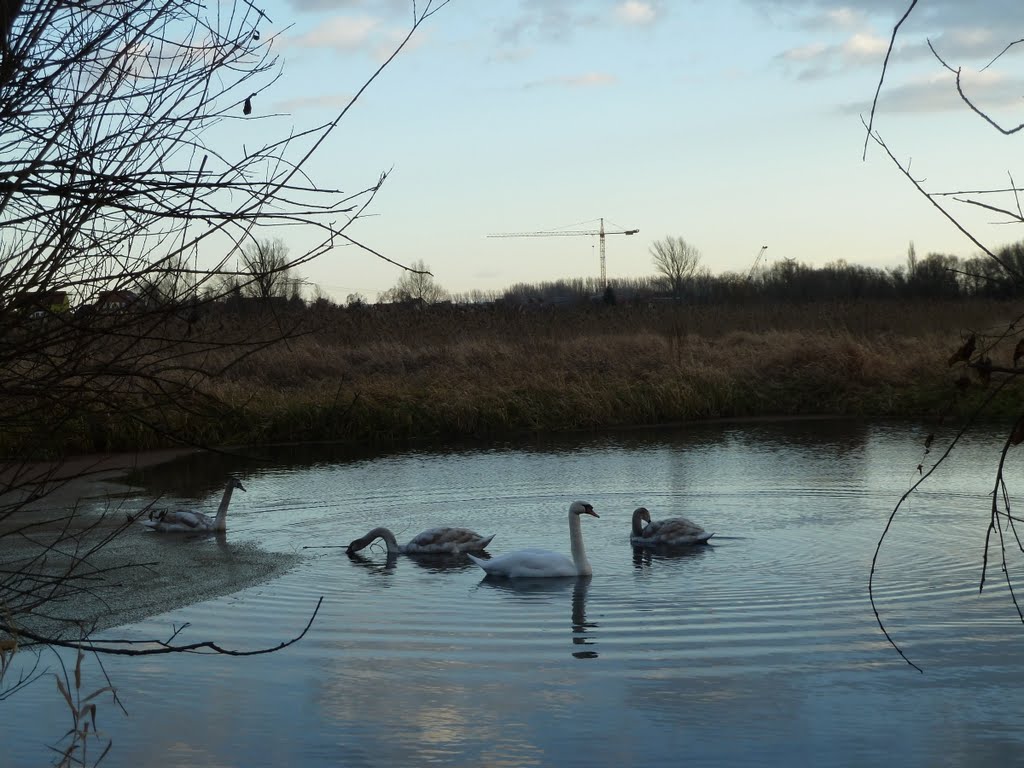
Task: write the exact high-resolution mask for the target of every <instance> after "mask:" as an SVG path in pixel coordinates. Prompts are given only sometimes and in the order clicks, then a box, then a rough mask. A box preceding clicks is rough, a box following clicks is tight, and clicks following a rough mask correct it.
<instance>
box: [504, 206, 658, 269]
mask: <svg viewBox="0 0 1024 768" xmlns="http://www.w3.org/2000/svg"><path fill="white" fill-rule="evenodd" d="M639 231H640V230H639V229H617V230H606V229H605V228H604V218H603V217H602V218H601V227H600V228H599V229H582V230H581V229H574V230H548V231H545V232H497V233H495V234H492V235H488V237H575V236H577V235H590V236H593V235H597V236H598V238H599V239H600V243H601V285H603V286H607V285H608V278H607V275H606V272H605V261H604V236H605V235H635V234H636V233H637V232H639Z"/></svg>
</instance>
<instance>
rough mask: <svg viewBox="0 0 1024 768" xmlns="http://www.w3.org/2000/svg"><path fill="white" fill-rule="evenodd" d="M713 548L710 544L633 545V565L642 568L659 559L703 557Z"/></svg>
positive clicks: (648, 566)
mask: <svg viewBox="0 0 1024 768" xmlns="http://www.w3.org/2000/svg"><path fill="white" fill-rule="evenodd" d="M714 550H715V547H714V545H712V544H699V545H694V546H689V547H633V567H634V568H636V569H637V570H643V569H644V568H650V567H651V566H652V565H654V563H657V562H659V561H667V560H685V559H688V558H698V557H704V556H705V555H707V554H708V553H710V552H713V551H714Z"/></svg>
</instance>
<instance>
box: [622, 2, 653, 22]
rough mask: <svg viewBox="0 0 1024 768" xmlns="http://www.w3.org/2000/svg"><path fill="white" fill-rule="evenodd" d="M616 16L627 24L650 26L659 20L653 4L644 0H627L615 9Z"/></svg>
mask: <svg viewBox="0 0 1024 768" xmlns="http://www.w3.org/2000/svg"><path fill="white" fill-rule="evenodd" d="M615 15H616V16H618V18H619V19H620V20H622V21H624V22H626V23H627V24H650V23H651V22H652V21H654V20H655V18H657V15H658V13H657V11H656V10H655V8H654V5H653V4H651V3H647V2H643V0H625V2H622V3H619V4H618V5H617V6H616V7H615Z"/></svg>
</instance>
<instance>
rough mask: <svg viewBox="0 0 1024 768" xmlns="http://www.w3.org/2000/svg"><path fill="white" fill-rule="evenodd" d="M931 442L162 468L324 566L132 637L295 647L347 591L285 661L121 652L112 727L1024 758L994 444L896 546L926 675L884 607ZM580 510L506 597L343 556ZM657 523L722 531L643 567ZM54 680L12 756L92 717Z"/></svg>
mask: <svg viewBox="0 0 1024 768" xmlns="http://www.w3.org/2000/svg"><path fill="white" fill-rule="evenodd" d="M922 439H923V435H922V434H921V430H918V429H916V428H907V427H903V426H900V425H879V426H874V425H865V424H849V423H843V424H810V423H797V424H751V425H739V424H733V425H713V426H712V425H706V426H702V427H696V428H691V427H687V428H685V429H681V430H674V431H660V432H653V431H652V432H636V433H632V432H630V433H617V434H612V435H593V436H580V435H574V436H571V437H566V438H560V439H558V440H550V441H546V440H530V441H526V442H524V443H511V442H490V443H475V444H474V443H470V444H465V445H461V446H456V447H454V448H451V449H446V450H443V451H433V452H432V451H430V450H426V449H415V450H409V451H406V452H403V453H400V454H395V455H391V456H386V457H367V456H357V457H352V456H348V455H343V454H341V453H338V452H336V451H334V450H333V449H329V448H326V447H304V448H302V449H301V450H298V451H296V450H291V449H288V450H285V449H265V450H261V451H250V452H248V453H247V454H246V455H239V456H233V457H231V456H228V457H218V458H216V459H212V460H204V461H195V460H193V461H192V462H179V463H177V464H175V465H174V466H172V467H165V468H157V469H155V470H153V471H151V472H149V473H148V474H146V475H145V477H144V480H145V482H147V483H149V486H148V488H149V491H148V492H149V494H150V495H154V494H157V493H162V494H164V495H166V496H168V497H171V496H173V497H179V496H180V497H186V496H189V495H190V494H196V495H197V497H198V498H202V499H208V498H210V497H211V496H212V495H213V494H216V493H219V488H220V487H222V486H223V477H224V474H225V473H227V472H234V473H237V474H239V476H240V477H241V478H242V479H243V481H244V482H245V484H246V487H247V488H248V489H249V493H248V494H247V495H246V497H245V498H244V499H241V500H239V501H240V503H239V506H238V508H237V509H236V508H235V507H234V506H233V507H232V513H231V514H232V521H231V527H230V530H229V532H228V541H229V542H230V543H231V545H232V546H236V547H245V546H249V545H251V544H257V545H259V546H261V547H264V548H267V549H270V550H272V551H275V552H288V553H295V552H301V553H302V554H303V555H304V559H303V560H302V562H301V564H300V565H299V566H298V567H296V568H294V569H293V570H292V571H291V572H289V573H288V574H287V575H286V576H284V577H283V578H280V579H278V580H277V581H274V582H272V583H270V584H266V585H263V586H261V587H259V588H255V589H252V590H247V591H245V592H242V593H237V594H234V595H230V596H227V597H224V598H221V599H218V600H212V601H208V602H206V603H201V604H198V605H193V606H191V607H189V608H187V609H182V610H177V611H173V612H170V613H166V614H163V615H160V616H156V617H153V618H152V619H149V620H147V621H145V622H141V623H139V624H136V625H132V626H128V627H124V628H122V629H120V630H118V632H119V633H120V634H123V635H125V636H129V637H130V636H141V637H153V636H160V635H161V634H163V633H166V631H167V627H168V626H172V625H179V626H180V625H181V624H183V623H184V622H185V621H188V622H191V628H190V629H189V632H193V633H194V632H201V633H202V634H203V635H204V636H212V637H216V638H218V639H224V638H229V639H231V640H232V641H233V642H232V643H231V644H232V645H234V646H237V647H260V646H266V645H273V644H274V643H276V642H279V641H280V640H281V639H282V637H287V636H288V635H289V632H288V629H290V628H291V627H294V626H300V627H301V626H302V625H303V624H304V622H305V620H306V619H307V618H308V609H309V607H310V606H311V605H313V604H315V601H316V599H317V598H318V597H319V596H321V595H323V596H324V598H325V601H324V605H323V608H322V609H321V613H320V615H319V617H318V619H317V622H316V623H315V624H314V626H313V628H312V630H311V631H310V633H309V634H308V635H307V637H306V638H305V639H304V640H303V642H301V643H299V644H298V645H295V646H292V647H290V648H288V649H286V651H284V652H282V653H279V654H274V655H271V656H267V657H253V658H250V659H245V660H237V659H223V658H205V657H203V658H186V659H178V658H161V659H150V660H147V661H146V662H145V663H144V664H134V663H127V662H123V663H122V662H120V661H116V660H115V661H113V662H112V663H111V664H110V669H109V671H110V674H111V676H112V678H113V680H114V683H115V684H116V685H117V687H118V692H119V696H120V698H121V699H122V700H123V701H124V702H125V705H126V707H127V708H128V710H129V712H130V714H131V717H130V719H128V718H122V717H120V716H119V715H117V714H116V712H115V711H114V710H113V709H112V708H111V709H108V710H106V711H104V712H103V714H104V720H103V727H104V729H105V730H106V731H107V732H108V733H109V734H110V735H111V737H112V738H113V740H114V749H113V751H112V752H111V754H110V755H109V756H108V758H107V759H106V760H105V761H104V765H110V766H133V767H134V766H143V767H145V766H150V765H153V766H156V765H159V766H176V765H190V764H193V763H200V762H201V763H203V764H210V765H213V764H217V765H226V766H246V768H249V767H250V766H271V765H282V764H286V763H287V764H297V765H303V766H309V767H310V768H319V767H320V766H324V767H325V768H326V767H327V766H335V765H339V764H341V765H347V766H394V765H417V764H425V763H428V762H433V763H438V764H443V765H446V766H459V767H461V766H473V767H474V768H475V766H479V765H495V766H498V765H501V766H528V765H559V766H590V767H593V766H623V765H636V764H640V763H643V764H652V765H675V764H678V763H679V761H680V755H684V754H685V761H686V764H687V765H688V766H748V765H766V766H780V767H781V766H789V765H794V764H808V765H815V766H824V767H825V768H831V767H832V766H835V767H836V768H838V767H839V766H852V765H878V764H893V765H897V764H898V765H900V766H907V767H909V768H928V767H930V766H934V765H946V764H968V763H969V764H971V765H972V766H979V767H980V768H990V767H993V768H994V767H995V766H1000V767H1001V766H1004V765H1008V764H1012V763H1013V760H1014V759H1015V758H1014V757H1013V756H1014V755H1016V754H1019V753H1020V752H1021V751H1022V750H1024V734H1022V733H1021V731H1020V729H1019V728H1018V727H1017V726H1016V723H1015V720H1013V718H1012V713H1014V712H1016V711H1018V710H1019V709H1021V708H1024V691H1022V689H1021V688H1020V686H1018V685H1016V683H1015V681H1016V679H1017V672H1018V670H1019V669H1020V668H1021V666H1022V665H1024V644H1021V643H1020V639H1021V637H1022V630H1021V628H1020V626H1019V621H1018V620H1017V619H1016V616H1015V614H1014V613H1013V611H1012V607H1011V606H1010V604H1009V603H1008V602H1007V595H1006V591H1005V588H1001V587H999V586H998V585H993V589H992V591H989V590H988V589H987V590H986V592H985V593H984V594H981V595H979V594H978V590H977V577H978V572H979V566H980V563H979V556H978V555H979V551H980V544H981V539H980V537H981V536H983V535H984V531H985V528H986V525H987V521H988V506H989V497H988V495H987V494H988V493H989V491H990V483H989V476H988V475H987V474H986V473H985V468H986V467H987V466H990V462H991V460H992V458H993V457H994V456H997V455H998V452H997V450H994V449H992V447H991V445H989V444H988V443H986V441H984V440H981V439H978V440H975V441H973V442H972V441H966V442H965V443H964V445H963V446H961V448H960V449H958V452H957V454H956V456H957V463H955V464H951V465H950V467H949V468H948V469H947V470H944V471H943V472H940V473H937V474H936V475H935V478H934V483H933V484H930V485H929V486H927V487H925V488H924V489H922V492H921V493H920V494H919V495H917V496H916V497H915V500H914V502H913V503H912V504H910V505H908V506H907V508H906V510H905V513H904V514H901V517H900V518H899V520H898V523H897V526H896V527H895V529H894V535H893V537H892V539H891V540H890V541H888V542H887V544H886V547H885V548H884V550H883V552H882V553H881V556H880V558H879V572H878V577H877V579H878V581H877V584H878V588H879V591H878V596H879V609H880V610H881V611H882V613H883V615H884V617H885V618H886V619H887V624H888V626H889V628H890V630H891V631H893V633H894V635H895V636H896V637H897V638H898V639H899V640H900V641H901V642H902V643H903V644H904V646H905V648H906V649H907V651H908V652H909V653H910V654H911V655H912V657H913V658H914V659H915V661H917V662H918V663H920V664H921V665H922V666H923V667H924V668H925V670H926V674H925V675H917V674H916V673H913V672H912V671H911V670H910V669H909V668H908V667H906V666H905V665H904V664H903V663H902V662H901V661H900V660H899V658H898V657H897V656H896V655H895V654H894V653H893V652H892V651H891V649H890V648H889V647H888V645H887V644H886V642H885V639H884V638H883V637H882V636H881V635H880V633H879V632H878V630H877V627H876V625H875V622H874V616H873V614H872V612H871V607H870V605H869V604H868V602H867V595H866V579H867V568H868V564H869V563H870V561H871V555H872V553H873V551H874V546H875V543H876V541H877V539H878V535H879V533H880V531H881V526H882V525H884V521H885V519H886V517H887V515H888V513H889V511H890V510H891V508H892V505H893V504H894V503H895V500H896V499H897V498H898V497H899V495H900V494H901V493H902V492H903V491H904V490H906V488H907V487H908V485H909V484H910V483H911V482H913V481H914V480H915V479H916V478H917V476H918V474H917V464H918V462H919V461H920V456H921V443H922ZM996 442H997V443H999V444H1001V441H999V440H996ZM1012 471H1014V472H1019V471H1020V468H1019V467H1018V468H1015V469H1013V470H1012ZM576 498H585V499H588V500H589V501H591V502H592V503H593V504H594V507H595V509H596V510H597V511H598V512H599V514H600V515H601V518H600V520H595V521H593V524H592V525H588V526H587V529H586V532H585V540H586V548H587V554H588V557H589V559H590V561H591V563H592V565H593V567H594V575H593V577H588V578H585V579H576V578H571V579H540V580H532V581H521V580H500V579H493V578H487V577H485V576H484V574H483V573H482V571H481V570H480V569H479V568H477V567H476V566H475V565H474V564H473V563H472V562H471V561H469V559H468V558H466V557H465V556H456V557H450V558H449V557H442V558H433V557H430V558H424V557H412V556H407V555H400V556H397V557H388V556H387V554H386V552H385V550H384V548H383V547H381V548H376V549H371V550H366V551H363V552H361V553H358V554H356V555H352V556H345V555H344V553H343V549H342V548H343V546H344V545H345V544H346V543H347V542H349V541H351V540H352V539H353V538H354V537H356V536H359V535H362V534H364V533H365V532H366V531H367V530H368V527H370V526H372V525H375V524H377V523H378V521H382V520H389V521H390V520H396V519H400V520H401V522H402V525H403V526H406V530H407V531H413V532H415V531H419V530H423V529H425V528H429V527H433V526H435V525H437V524H438V521H450V520H451V521H458V522H459V523H460V524H465V525H468V526H470V527H472V528H474V529H475V530H478V531H486V532H487V533H492V532H493V533H495V534H496V538H495V547H496V549H495V551H496V552H500V551H507V550H510V549H513V548H519V547H530V546H537V547H543V548H547V549H556V550H558V551H566V546H567V541H566V538H565V537H566V534H565V529H564V523H563V522H562V521H563V520H564V512H563V510H564V509H565V508H566V505H567V504H568V503H569V502H571V501H572V500H573V499H576ZM638 506H647V507H648V508H650V509H656V510H657V511H658V516H659V517H672V516H685V517H689V518H690V519H693V520H694V521H695V522H698V523H700V524H701V525H703V526H704V527H705V528H707V529H708V530H715V531H716V536H715V538H714V539H713V540H712V542H711V543H710V544H709V545H706V546H702V547H695V548H691V549H683V550H678V551H673V552H663V551H657V550H655V551H647V550H642V551H639V552H638V551H635V550H634V549H633V548H632V546H631V545H630V543H629V530H630V520H631V514H632V511H633V510H634V509H635V508H636V507H638ZM556 519H557V521H558V522H557V523H554V522H553V521H554V520H556ZM368 523H369V524H370V526H368ZM160 543H161V544H164V542H160ZM179 544H183V545H184V546H186V547H189V548H192V549H195V550H196V551H201V550H203V549H204V548H206V549H210V550H213V549H214V547H212V546H207V547H204V546H203V545H202V544H201V543H196V542H179ZM197 544H199V545H198V546H196V545H197ZM332 545H339V548H338V549H335V550H330V549H324V550H322V551H313V550H304V549H303V547H307V546H309V547H312V546H320V547H324V546H332ZM166 546H168V547H170V546H172V544H167V545H166ZM217 554H218V555H219V551H217ZM580 660H586V661H587V663H579V661H580ZM89 674H98V673H96V672H95V670H90V671H89ZM46 688H47V690H44V686H34V687H30V689H28V690H27V691H25V692H23V693H22V694H19V697H18V700H17V704H18V709H17V710H16V711H14V710H12V712H13V715H12V716H10V717H7V718H4V719H3V720H0V738H2V739H3V743H4V745H5V748H7V749H9V750H10V753H11V755H12V757H11V759H12V760H13V764H14V765H35V764H37V763H38V762H39V755H40V754H41V753H40V745H44V744H46V743H49V742H50V741H52V740H53V734H54V731H53V727H52V724H53V723H62V722H63V720H62V718H64V717H66V711H65V710H63V709H62V708H61V701H60V700H58V699H57V697H55V696H54V695H53V691H52V690H51V689H49V687H46ZM1008 713H1009V714H1008ZM167 722H175V723H177V724H179V726H180V727H179V728H178V729H177V730H176V731H174V732H173V733H171V732H169V730H168V729H167V728H165V727H163V724H165V723H167ZM58 735H59V734H58ZM5 756H6V755H5Z"/></svg>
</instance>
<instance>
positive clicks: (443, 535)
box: [345, 528, 494, 556]
mask: <svg viewBox="0 0 1024 768" xmlns="http://www.w3.org/2000/svg"><path fill="white" fill-rule="evenodd" d="M493 538H494V534H493V533H492V534H491V535H490V536H481V535H480V534H479V533H477V532H476V531H471V530H470V529H469V528H431V529H429V530H426V531H422V532H420V533H417V534H416V535H415V536H413V538H412V540H411V541H409V543H408V544H399V543H398V541H397V540H396V539H395V534H393V533H392V532H391V531H389V530H388V529H387V528H374V529H373V530H372V531H370V532H369V533H368V534H366V535H365V536H363V537H361V538H358V539H355V540H354V541H353V542H351V543H350V544H349V545H348V548H347V549H346V550H345V551H346V552H347V553H348V554H350V555H351V554H354V553H356V552H358V551H359V550H361V549H365V548H366V547H368V546H370V544H372V543H373V542H374V541H376V540H377V539H384V543H385V544H386V545H387V547H388V555H389V556H390V555H399V554H402V555H454V554H457V553H459V552H479V551H481V550H483V549H486V548H487V545H488V544H490V543H491V539H493Z"/></svg>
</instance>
